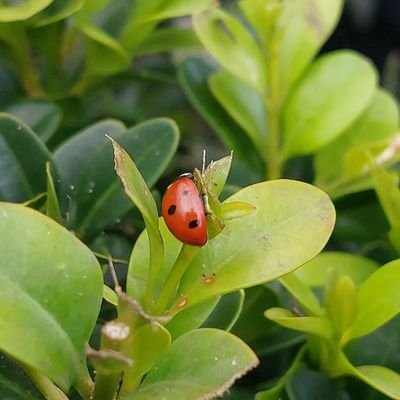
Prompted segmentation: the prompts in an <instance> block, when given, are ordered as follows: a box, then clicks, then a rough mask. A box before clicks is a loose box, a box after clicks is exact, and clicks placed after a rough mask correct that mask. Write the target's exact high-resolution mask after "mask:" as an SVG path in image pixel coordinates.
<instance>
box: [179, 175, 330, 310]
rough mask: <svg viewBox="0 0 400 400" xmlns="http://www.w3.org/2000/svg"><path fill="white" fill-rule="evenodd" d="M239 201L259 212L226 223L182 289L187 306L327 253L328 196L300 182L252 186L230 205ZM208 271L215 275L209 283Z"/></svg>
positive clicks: (199, 256) (192, 267)
mask: <svg viewBox="0 0 400 400" xmlns="http://www.w3.org/2000/svg"><path fill="white" fill-rule="evenodd" d="M235 201H245V202H249V203H251V204H252V205H253V206H255V207H256V208H257V211H256V212H254V213H251V214H248V215H246V216H245V217H242V218H237V219H233V220H229V221H226V226H225V229H224V230H223V231H222V233H221V234H220V235H218V236H217V237H216V238H214V239H213V240H211V241H209V243H208V245H207V246H205V247H204V248H202V249H201V250H200V251H199V253H198V254H197V256H196V257H195V258H194V260H193V262H192V263H191V265H190V266H189V268H188V270H187V272H186V273H185V275H184V276H183V279H182V282H181V285H180V287H179V293H183V294H184V295H185V298H186V300H187V306H191V305H193V304H195V303H198V302H201V301H204V300H206V299H208V298H210V297H212V296H215V295H221V294H225V293H229V292H232V291H235V290H238V289H242V288H246V287H251V286H255V285H258V284H261V283H264V282H268V281H270V280H273V279H276V278H278V277H280V276H282V275H285V274H287V273H289V272H291V271H293V270H295V269H296V268H298V267H299V266H300V265H302V264H304V263H305V262H306V261H308V260H309V259H310V258H312V257H313V256H315V255H316V254H317V253H318V252H319V251H321V249H322V248H323V246H324V245H325V243H326V241H327V240H328V238H329V236H330V233H331V231H332V228H333V225H334V219H335V212H334V208H333V205H332V203H331V201H330V200H329V198H328V197H327V195H326V194H325V193H323V192H321V191H319V190H318V189H316V188H315V187H313V186H311V185H307V184H304V183H300V182H297V181H290V180H275V181H269V182H262V183H259V184H256V185H251V186H248V187H246V188H244V189H242V190H240V191H239V192H237V193H236V194H234V195H233V196H231V197H229V198H228V199H227V200H225V202H224V203H228V202H235ZM288 246H289V247H288ZM203 274H204V275H206V276H211V275H213V274H215V279H213V280H212V281H211V282H207V281H205V280H204V279H203V278H202V276H203Z"/></svg>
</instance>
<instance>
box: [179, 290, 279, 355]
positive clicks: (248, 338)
mask: <svg viewBox="0 0 400 400" xmlns="http://www.w3.org/2000/svg"><path fill="white" fill-rule="evenodd" d="M245 293H246V296H245V300H244V304H243V310H242V313H241V314H240V316H239V318H238V320H237V322H236V324H235V325H234V326H233V328H232V330H231V332H232V333H233V334H234V335H236V336H239V337H240V338H241V339H242V340H244V341H245V342H246V343H248V344H250V345H251V347H252V348H253V349H254V343H255V341H256V340H262V341H264V339H263V337H265V336H266V335H267V334H268V333H270V332H271V330H273V329H275V328H276V327H277V325H276V324H274V323H272V322H271V321H269V320H268V319H266V318H265V317H264V311H265V309H266V308H271V307H276V306H278V304H279V303H278V298H277V296H276V294H275V293H274V292H273V291H272V290H271V289H270V288H269V287H266V286H255V287H252V288H249V289H246V292H245ZM178 315H179V314H178Z"/></svg>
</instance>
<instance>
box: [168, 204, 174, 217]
mask: <svg viewBox="0 0 400 400" xmlns="http://www.w3.org/2000/svg"><path fill="white" fill-rule="evenodd" d="M175 210H176V205H175V204H172V206H169V207H168V215H174V214H175Z"/></svg>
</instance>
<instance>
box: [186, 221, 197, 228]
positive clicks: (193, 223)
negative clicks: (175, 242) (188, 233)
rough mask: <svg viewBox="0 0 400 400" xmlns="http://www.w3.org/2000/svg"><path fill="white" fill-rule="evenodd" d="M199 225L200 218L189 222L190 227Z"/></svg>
mask: <svg viewBox="0 0 400 400" xmlns="http://www.w3.org/2000/svg"><path fill="white" fill-rule="evenodd" d="M198 226H199V220H198V219H194V220H192V221H190V222H189V224H188V227H189V229H194V228H197V227H198Z"/></svg>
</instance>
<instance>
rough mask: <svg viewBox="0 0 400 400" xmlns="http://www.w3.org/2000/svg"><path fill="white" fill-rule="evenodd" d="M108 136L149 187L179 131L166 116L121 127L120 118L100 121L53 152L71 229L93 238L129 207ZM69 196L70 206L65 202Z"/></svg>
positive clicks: (175, 140) (165, 160)
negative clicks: (114, 166)
mask: <svg viewBox="0 0 400 400" xmlns="http://www.w3.org/2000/svg"><path fill="white" fill-rule="evenodd" d="M105 134H108V135H109V136H111V137H113V138H114V139H115V140H117V141H118V143H119V144H120V145H121V146H123V147H124V148H125V149H126V150H127V151H128V152H129V154H130V155H131V157H133V158H134V159H135V161H136V163H137V166H138V168H139V170H140V171H141V173H142V174H143V176H144V178H145V180H146V182H147V184H148V186H152V185H153V184H154V183H155V181H156V180H157V179H158V177H159V176H160V175H161V173H162V172H163V171H164V169H165V167H166V166H167V164H168V162H169V160H170V159H171V158H172V156H173V154H174V152H175V149H176V147H177V144H178V137H179V132H178V130H177V127H176V125H175V123H173V122H172V121H171V120H169V119H164V118H158V119H154V120H149V121H146V122H144V123H141V124H139V125H137V126H134V127H132V128H130V129H128V130H125V128H124V127H123V125H122V124H121V123H120V122H116V121H114V120H105V121H102V122H100V123H98V124H95V125H92V126H91V127H89V128H88V129H86V130H84V131H82V132H81V133H79V134H78V135H76V136H74V137H73V138H72V139H70V140H69V141H68V142H66V143H65V144H64V145H62V146H61V147H60V148H59V149H58V150H57V151H56V153H55V159H56V164H57V166H58V167H59V169H60V171H62V172H61V179H62V182H61V183H62V184H63V187H64V193H65V194H64V209H65V210H66V211H69V212H70V225H69V226H70V227H71V228H73V229H75V230H76V231H77V234H78V235H79V236H80V237H83V238H85V239H86V240H90V239H92V238H93V237H94V236H95V235H96V234H97V233H98V232H100V231H101V230H102V229H104V228H105V227H106V226H107V225H110V224H112V223H114V222H115V220H116V219H118V218H120V217H121V216H122V215H124V214H126V213H127V212H128V211H129V210H130V209H131V208H132V207H133V205H132V203H131V202H130V201H129V199H128V198H127V196H126V195H125V193H124V191H123V187H122V185H121V182H120V180H119V179H118V176H116V174H115V172H114V171H113V168H112V166H113V153H112V146H111V145H110V143H109V141H108V140H107V139H106V138H105V136H104V135H105ZM67 196H69V197H70V198H71V199H72V204H71V202H70V201H68V197H67Z"/></svg>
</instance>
